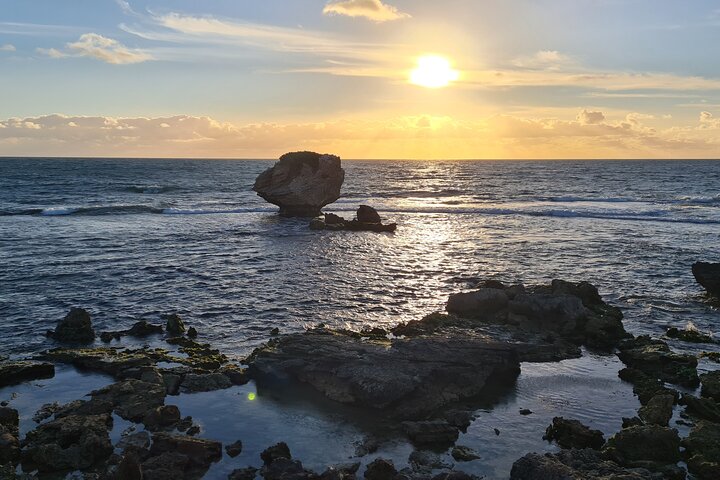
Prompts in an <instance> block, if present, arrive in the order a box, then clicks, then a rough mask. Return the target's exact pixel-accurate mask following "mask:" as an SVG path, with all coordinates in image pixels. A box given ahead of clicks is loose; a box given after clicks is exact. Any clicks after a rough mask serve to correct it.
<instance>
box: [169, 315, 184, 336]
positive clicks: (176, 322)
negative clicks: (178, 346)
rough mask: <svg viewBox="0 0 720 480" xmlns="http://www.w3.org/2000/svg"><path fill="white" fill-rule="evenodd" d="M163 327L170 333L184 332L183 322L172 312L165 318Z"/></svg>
mask: <svg viewBox="0 0 720 480" xmlns="http://www.w3.org/2000/svg"><path fill="white" fill-rule="evenodd" d="M165 320H166V322H165V329H166V330H167V332H168V333H170V334H172V335H182V334H183V333H185V322H183V319H182V318H180V316H179V315H177V314H175V313H173V314H170V315H168V316H167V317H166V318H165Z"/></svg>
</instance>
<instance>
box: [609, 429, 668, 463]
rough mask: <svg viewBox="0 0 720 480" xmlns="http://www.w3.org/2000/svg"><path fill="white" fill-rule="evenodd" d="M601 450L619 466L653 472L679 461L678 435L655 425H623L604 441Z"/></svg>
mask: <svg viewBox="0 0 720 480" xmlns="http://www.w3.org/2000/svg"><path fill="white" fill-rule="evenodd" d="M603 452H604V454H605V455H606V456H607V457H608V458H610V459H612V460H613V461H615V462H617V463H618V464H620V465H625V466H632V467H638V466H642V467H645V468H648V469H651V470H654V471H657V470H659V469H660V468H659V467H661V466H664V465H674V464H675V463H677V462H678V461H679V460H680V436H679V435H678V432H677V430H673V429H670V428H667V427H661V426H658V425H642V426H635V427H629V428H624V429H622V430H620V431H619V432H617V433H616V434H615V435H613V436H612V437H611V438H610V439H609V440H608V441H607V444H606V445H605V448H604V449H603Z"/></svg>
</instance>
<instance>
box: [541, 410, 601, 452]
mask: <svg viewBox="0 0 720 480" xmlns="http://www.w3.org/2000/svg"><path fill="white" fill-rule="evenodd" d="M543 439H544V440H547V441H552V440H555V441H556V442H557V443H558V445H560V446H561V447H562V448H593V449H595V450H599V449H600V448H602V446H603V444H604V443H605V438H604V437H603V433H602V432H601V431H600V430H592V429H590V428H589V427H586V426H585V425H583V424H582V423H580V422H579V421H578V420H566V419H564V418H563V417H555V418H553V422H552V425H550V426H549V427H548V428H547V430H546V431H545V435H544V436H543Z"/></svg>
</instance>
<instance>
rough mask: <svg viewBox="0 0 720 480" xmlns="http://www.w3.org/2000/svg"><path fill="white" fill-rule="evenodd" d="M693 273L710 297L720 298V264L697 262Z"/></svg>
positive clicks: (693, 267)
mask: <svg viewBox="0 0 720 480" xmlns="http://www.w3.org/2000/svg"><path fill="white" fill-rule="evenodd" d="M692 273H693V276H695V281H697V283H699V284H700V285H702V286H703V287H704V288H705V290H707V292H708V293H709V294H710V295H714V296H716V297H718V298H720V263H707V262H696V263H694V264H693V266H692Z"/></svg>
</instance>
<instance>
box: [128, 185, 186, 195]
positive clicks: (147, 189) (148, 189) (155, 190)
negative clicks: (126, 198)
mask: <svg viewBox="0 0 720 480" xmlns="http://www.w3.org/2000/svg"><path fill="white" fill-rule="evenodd" d="M177 189H178V187H174V186H169V185H165V186H163V185H133V186H130V187H127V188H126V189H125V191H127V192H131V193H144V194H146V195H157V194H159V193H168V192H172V191H175V190H177Z"/></svg>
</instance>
